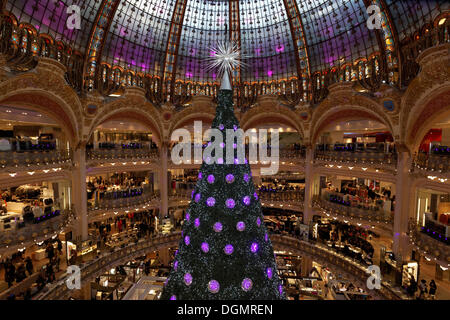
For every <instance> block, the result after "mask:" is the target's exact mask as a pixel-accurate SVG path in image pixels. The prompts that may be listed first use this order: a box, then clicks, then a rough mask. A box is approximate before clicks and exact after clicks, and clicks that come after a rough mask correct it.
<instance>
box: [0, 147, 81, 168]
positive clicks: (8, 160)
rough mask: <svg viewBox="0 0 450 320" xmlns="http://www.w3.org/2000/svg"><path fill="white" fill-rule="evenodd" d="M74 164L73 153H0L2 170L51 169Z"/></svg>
mask: <svg viewBox="0 0 450 320" xmlns="http://www.w3.org/2000/svg"><path fill="white" fill-rule="evenodd" d="M70 163H72V152H71V151H29V152H28V151H27V152H10V151H2V152H0V168H2V169H10V168H11V169H12V168H20V167H44V166H46V167H51V166H56V165H62V164H70Z"/></svg>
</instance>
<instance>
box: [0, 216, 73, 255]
mask: <svg viewBox="0 0 450 320" xmlns="http://www.w3.org/2000/svg"><path fill="white" fill-rule="evenodd" d="M49 215H50V216H51V217H42V218H41V220H42V222H38V221H37V220H36V221H35V223H30V224H28V223H27V224H25V226H24V227H22V228H15V229H7V230H5V231H2V232H0V248H1V247H5V246H8V247H12V246H15V245H21V244H23V243H25V242H28V241H33V240H36V241H38V240H39V239H40V238H42V237H45V236H46V235H50V234H52V233H54V232H60V231H61V230H62V229H63V228H66V227H67V226H69V225H70V224H71V223H72V221H73V219H74V218H75V213H74V211H73V210H62V211H60V212H59V214H58V215H53V213H52V214H49Z"/></svg>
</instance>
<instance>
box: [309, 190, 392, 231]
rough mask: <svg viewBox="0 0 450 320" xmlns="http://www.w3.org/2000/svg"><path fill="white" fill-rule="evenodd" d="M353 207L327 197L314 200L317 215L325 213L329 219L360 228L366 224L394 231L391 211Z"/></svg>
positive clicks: (372, 207) (369, 207) (366, 206)
mask: <svg viewBox="0 0 450 320" xmlns="http://www.w3.org/2000/svg"><path fill="white" fill-rule="evenodd" d="M352 205H353V204H348V203H346V202H345V201H344V202H342V201H337V200H336V201H330V198H327V197H325V196H322V197H320V196H315V197H314V199H313V208H314V209H315V210H316V212H317V213H323V214H325V215H326V216H327V217H330V218H333V219H336V220H340V221H344V222H345V223H353V224H357V225H358V226H359V225H362V224H364V225H368V226H371V227H373V228H375V227H378V228H380V229H382V230H385V231H389V232H390V231H392V227H393V221H394V217H393V213H392V212H391V211H387V210H384V209H383V208H382V207H379V206H374V205H361V204H359V205H355V206H352Z"/></svg>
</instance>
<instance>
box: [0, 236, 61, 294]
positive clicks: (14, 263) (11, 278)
mask: <svg viewBox="0 0 450 320" xmlns="http://www.w3.org/2000/svg"><path fill="white" fill-rule="evenodd" d="M55 244H56V248H55ZM43 246H45V253H46V257H47V258H48V262H47V263H46V264H45V265H43V266H42V267H41V268H40V269H37V270H35V266H34V264H33V260H32V259H31V257H29V256H27V257H24V256H23V254H21V253H19V254H15V255H14V256H13V257H11V258H7V259H6V260H5V261H4V262H3V266H4V271H5V282H6V283H7V284H8V288H11V287H12V286H13V285H14V284H19V283H21V282H22V281H24V280H25V279H27V278H28V277H31V276H32V275H33V274H34V273H35V272H39V274H38V276H37V279H36V282H35V286H36V289H37V290H36V291H35V292H33V290H32V287H30V288H27V289H26V290H25V291H24V292H22V293H21V294H20V296H21V297H22V298H23V299H24V300H31V298H32V293H34V294H35V293H37V292H39V291H41V290H42V289H43V288H44V287H45V285H46V284H47V283H52V282H54V281H55V279H56V273H57V272H59V271H60V266H61V256H62V248H63V246H62V242H61V240H59V238H56V239H55V240H53V239H47V240H45V241H44V243H43ZM8 299H9V300H15V299H16V296H15V295H14V294H11V295H10V296H9V297H8Z"/></svg>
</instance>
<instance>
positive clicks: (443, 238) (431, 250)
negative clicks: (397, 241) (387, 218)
mask: <svg viewBox="0 0 450 320" xmlns="http://www.w3.org/2000/svg"><path fill="white" fill-rule="evenodd" d="M449 233H450V227H449V226H447V228H443V226H442V225H440V226H439V225H436V226H433V225H430V224H425V226H418V225H417V224H416V222H415V221H413V220H412V219H411V220H410V221H409V225H408V235H409V239H410V242H411V244H412V245H413V246H414V247H415V248H416V249H417V250H418V251H419V252H420V253H421V254H423V255H424V256H425V258H426V259H427V260H428V261H429V260H431V259H434V260H435V261H436V263H438V264H440V265H441V266H443V267H445V268H448V267H449V266H450V241H449V238H450V234H449Z"/></svg>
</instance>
